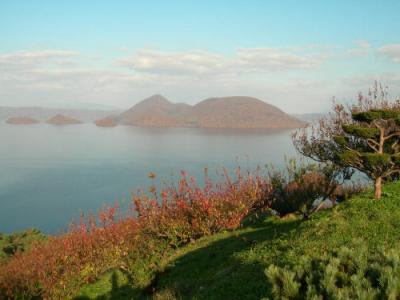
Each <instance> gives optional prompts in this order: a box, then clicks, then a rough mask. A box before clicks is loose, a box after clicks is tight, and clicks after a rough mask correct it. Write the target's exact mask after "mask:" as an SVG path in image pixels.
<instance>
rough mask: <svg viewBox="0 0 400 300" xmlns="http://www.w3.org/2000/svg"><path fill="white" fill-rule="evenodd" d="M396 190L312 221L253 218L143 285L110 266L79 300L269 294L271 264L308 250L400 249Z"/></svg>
mask: <svg viewBox="0 0 400 300" xmlns="http://www.w3.org/2000/svg"><path fill="white" fill-rule="evenodd" d="M398 195H400V182H397V183H391V184H387V185H386V186H385V187H384V197H383V198H382V200H381V201H375V200H373V199H372V198H373V194H372V192H365V193H362V194H360V195H358V196H356V197H354V198H353V199H350V200H348V201H346V202H344V203H343V204H340V205H338V206H336V207H335V208H333V209H331V210H326V211H322V212H318V213H317V214H314V215H312V216H311V218H310V219H309V220H302V219H299V218H296V217H293V218H289V219H278V218H276V217H266V218H260V219H259V220H258V221H250V220H249V221H248V222H247V223H246V224H244V227H243V228H242V229H240V230H236V231H233V232H225V233H220V234H216V235H214V236H210V237H204V238H202V239H200V240H198V241H196V242H194V243H192V244H189V245H188V246H186V247H183V248H180V249H177V250H176V251H175V252H174V253H173V254H171V255H170V256H169V257H168V258H167V259H165V260H164V261H158V262H153V263H155V264H157V265H158V266H159V269H160V271H159V272H158V273H157V274H153V275H151V274H143V278H144V280H149V279H148V278H151V279H152V280H149V281H148V282H147V286H146V285H144V287H138V286H137V285H135V283H133V282H130V280H129V278H127V277H126V276H125V275H124V273H123V272H121V271H110V272H109V273H107V274H105V275H104V276H103V277H102V278H101V279H100V280H99V281H97V282H95V283H93V284H90V285H87V286H86V287H84V288H83V290H82V293H81V296H80V297H78V298H77V299H260V298H267V297H268V298H270V299H271V298H272V294H271V293H272V291H271V284H270V283H269V282H268V279H267V277H266V275H265V270H266V269H267V268H268V267H269V266H270V265H272V264H274V265H278V266H293V265H296V264H297V263H298V262H299V261H300V260H301V258H304V257H305V256H311V257H318V255H322V254H324V253H326V252H327V251H337V250H338V249H339V248H341V247H342V246H346V247H347V248H349V249H352V250H353V251H355V252H356V253H357V251H359V250H360V249H359V243H360V242H362V243H363V246H364V247H367V249H368V251H369V252H370V253H375V251H377V249H380V248H382V247H383V248H385V249H388V248H393V247H395V249H397V250H398V249H399V244H398V240H399V239H400V231H399V228H400V201H398ZM397 252H398V251H397ZM335 291H336V292H337V293H340V291H339V290H335ZM97 297H98V298H97ZM335 299H336V298H335ZM343 299H344V298H343ZM360 299H362V298H360ZM371 299H372V298H371ZM373 299H375V298H373ZM382 299H383V298H382Z"/></svg>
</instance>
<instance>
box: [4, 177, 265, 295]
mask: <svg viewBox="0 0 400 300" xmlns="http://www.w3.org/2000/svg"><path fill="white" fill-rule="evenodd" d="M151 177H152V178H154V175H153V174H152V175H151ZM268 187H269V185H268V183H267V181H266V180H265V179H263V178H261V177H259V176H252V175H251V174H250V173H247V174H245V175H244V176H243V175H242V174H241V173H240V169H238V171H237V173H236V178H235V180H234V181H233V180H232V179H231V178H230V177H229V176H228V174H227V172H225V176H224V178H223V180H221V181H220V182H217V183H213V182H211V181H210V180H209V179H208V178H206V184H205V186H204V187H200V186H199V185H198V184H197V183H196V181H195V179H194V178H189V177H188V176H187V174H186V173H185V172H182V177H181V180H180V181H179V184H178V186H177V187H174V186H167V187H165V188H164V189H162V190H161V191H160V193H158V192H157V190H156V188H155V186H152V187H151V188H150V192H151V193H150V194H149V195H148V194H145V193H138V194H137V195H135V196H134V197H133V202H132V207H131V209H130V211H131V213H130V214H129V215H128V216H125V217H121V216H120V214H119V209H118V206H117V205H116V206H115V207H109V208H106V209H104V210H103V211H101V212H100V213H99V215H98V220H96V218H95V217H93V216H92V217H90V218H84V216H82V217H81V220H80V222H78V223H77V224H75V225H73V226H72V227H71V231H70V232H68V233H67V234H64V235H61V236H58V237H50V238H49V239H48V240H47V241H46V242H44V243H40V244H36V245H33V246H32V247H31V249H30V250H29V251H27V252H24V253H22V252H17V253H16V254H15V255H14V256H13V257H12V258H11V259H10V260H9V261H7V262H3V263H2V264H1V265H0V298H6V299H31V298H33V297H41V298H46V299H65V298H71V297H73V296H75V295H76V294H77V293H78V291H79V290H80V288H81V286H82V285H84V284H86V283H88V282H92V281H94V280H95V279H96V278H98V277H99V276H100V275H101V274H103V273H105V272H106V271H108V270H109V269H120V270H123V271H125V272H127V273H128V276H130V277H131V278H132V281H133V282H135V284H138V285H140V284H143V283H142V282H141V280H142V281H143V274H147V275H148V276H151V274H154V273H155V271H157V268H158V262H159V261H160V259H161V258H162V257H163V256H164V255H166V254H168V252H169V251H170V250H172V249H174V248H176V247H179V246H181V245H183V244H185V243H188V242H190V241H191V240H194V239H197V238H199V237H202V236H204V235H209V234H213V233H216V232H219V231H222V230H231V229H235V228H237V227H238V226H240V224H241V221H242V220H243V218H244V217H245V216H246V215H247V214H249V213H250V212H251V211H253V210H254V209H255V207H258V204H257V203H258V202H260V201H262V199H263V197H264V195H265V193H266V191H267V190H268ZM97 221H99V223H98V222H97ZM144 281H145V280H144Z"/></svg>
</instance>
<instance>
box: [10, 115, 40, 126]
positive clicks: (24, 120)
mask: <svg viewBox="0 0 400 300" xmlns="http://www.w3.org/2000/svg"><path fill="white" fill-rule="evenodd" d="M6 123H7V124H12V125H30V124H38V123H40V121H38V120H36V119H33V118H30V117H11V118H8V119H7V121H6Z"/></svg>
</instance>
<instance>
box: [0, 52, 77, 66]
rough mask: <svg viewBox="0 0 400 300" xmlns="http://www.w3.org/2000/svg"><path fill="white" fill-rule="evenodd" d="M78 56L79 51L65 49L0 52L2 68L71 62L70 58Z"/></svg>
mask: <svg viewBox="0 0 400 300" xmlns="http://www.w3.org/2000/svg"><path fill="white" fill-rule="evenodd" d="M78 56H79V52H76V51H63V50H44V51H20V52H14V53H8V54H0V70H4V69H9V68H18V67H29V66H37V65H40V64H49V63H56V64H70V63H71V60H70V59H71V58H76V57H78Z"/></svg>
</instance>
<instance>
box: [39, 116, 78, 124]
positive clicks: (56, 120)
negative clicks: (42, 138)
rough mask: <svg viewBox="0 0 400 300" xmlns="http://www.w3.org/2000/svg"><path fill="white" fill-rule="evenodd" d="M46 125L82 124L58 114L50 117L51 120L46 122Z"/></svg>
mask: <svg viewBox="0 0 400 300" xmlns="http://www.w3.org/2000/svg"><path fill="white" fill-rule="evenodd" d="M46 123H47V124H52V125H73V124H82V121H80V120H78V119H74V118H71V117H67V116H64V115H61V114H58V115H56V116H54V117H52V118H51V119H49V120H47V121H46Z"/></svg>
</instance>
